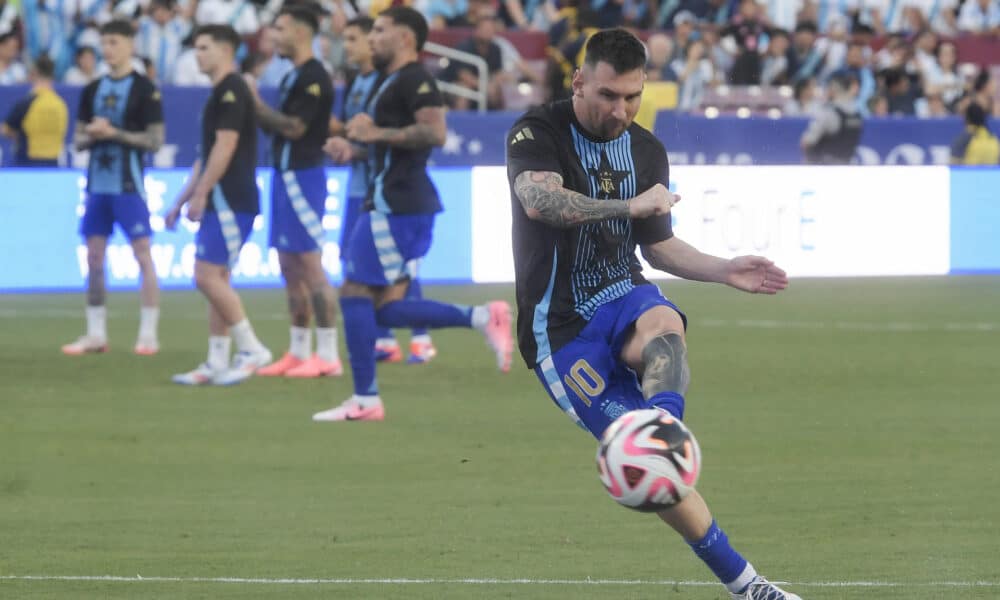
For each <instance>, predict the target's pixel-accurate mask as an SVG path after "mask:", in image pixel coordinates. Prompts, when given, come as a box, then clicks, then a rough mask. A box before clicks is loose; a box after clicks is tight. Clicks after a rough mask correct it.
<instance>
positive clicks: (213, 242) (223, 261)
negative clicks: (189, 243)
mask: <svg viewBox="0 0 1000 600" xmlns="http://www.w3.org/2000/svg"><path fill="white" fill-rule="evenodd" d="M256 217H257V215H255V214H253V213H234V212H232V211H230V210H223V211H218V210H209V211H205V214H204V215H202V217H201V226H200V227H198V234H197V235H196V236H195V238H194V243H195V247H196V252H195V258H197V259H198V260H203V261H205V262H209V263H212V264H215V265H224V266H227V267H229V268H230V269H232V268H233V267H235V266H236V263H237V262H239V259H240V248H242V247H243V244H244V243H246V241H247V238H248V237H250V232H251V231H253V221H254V219H255V218H256Z"/></svg>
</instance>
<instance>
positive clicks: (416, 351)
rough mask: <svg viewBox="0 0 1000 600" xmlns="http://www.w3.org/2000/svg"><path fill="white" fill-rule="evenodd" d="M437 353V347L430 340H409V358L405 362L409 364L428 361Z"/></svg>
mask: <svg viewBox="0 0 1000 600" xmlns="http://www.w3.org/2000/svg"><path fill="white" fill-rule="evenodd" d="M437 353H438V351H437V348H435V347H434V344H432V343H431V342H410V358H408V359H406V362H408V363H409V364H411V365H422V364H424V363H429V362H431V359H432V358H434V357H435V356H437Z"/></svg>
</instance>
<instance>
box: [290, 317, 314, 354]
mask: <svg viewBox="0 0 1000 600" xmlns="http://www.w3.org/2000/svg"><path fill="white" fill-rule="evenodd" d="M289 339H290V340H291V342H290V343H289V344H288V351H289V352H290V353H291V354H292V356H294V357H295V358H298V359H300V360H306V359H308V358H309V355H310V354H311V353H312V330H311V329H309V328H308V327H296V326H294V325H292V327H291V328H290V330H289Z"/></svg>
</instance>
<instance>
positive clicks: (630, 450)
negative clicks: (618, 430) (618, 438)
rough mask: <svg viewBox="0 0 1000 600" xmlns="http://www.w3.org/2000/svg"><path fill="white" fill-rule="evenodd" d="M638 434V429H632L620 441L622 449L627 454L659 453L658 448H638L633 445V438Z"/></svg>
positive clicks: (644, 454) (646, 454)
mask: <svg viewBox="0 0 1000 600" xmlns="http://www.w3.org/2000/svg"><path fill="white" fill-rule="evenodd" d="M638 435H639V432H638V431H633V432H631V433H629V434H628V435H626V436H625V440H624V441H623V442H622V444H623V448H622V449H623V450H624V451H625V454H626V455H628V456H648V455H650V454H659V453H660V451H659V450H653V449H650V448H640V447H638V446H636V445H635V438H636V436H638Z"/></svg>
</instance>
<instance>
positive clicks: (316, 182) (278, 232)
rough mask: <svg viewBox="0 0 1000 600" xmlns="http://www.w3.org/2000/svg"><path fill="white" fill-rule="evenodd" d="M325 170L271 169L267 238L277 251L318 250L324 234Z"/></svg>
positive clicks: (321, 246)
mask: <svg viewBox="0 0 1000 600" xmlns="http://www.w3.org/2000/svg"><path fill="white" fill-rule="evenodd" d="M324 214H326V172H325V171H324V169H323V167H315V168H313V169H303V170H301V171H282V170H280V169H275V170H274V177H273V178H271V237H270V240H269V243H270V245H271V247H272V248H276V249H277V250H278V251H279V252H293V253H296V254H301V253H303V252H316V251H322V249H323V241H324V238H325V237H326V234H325V232H324V230H323V215H324Z"/></svg>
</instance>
